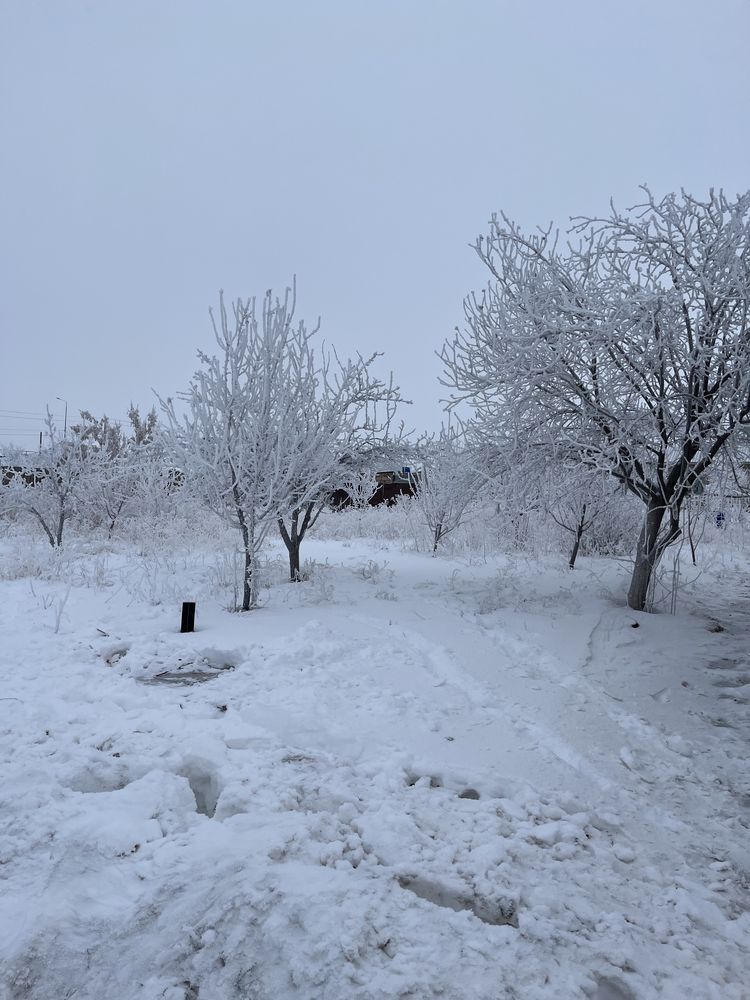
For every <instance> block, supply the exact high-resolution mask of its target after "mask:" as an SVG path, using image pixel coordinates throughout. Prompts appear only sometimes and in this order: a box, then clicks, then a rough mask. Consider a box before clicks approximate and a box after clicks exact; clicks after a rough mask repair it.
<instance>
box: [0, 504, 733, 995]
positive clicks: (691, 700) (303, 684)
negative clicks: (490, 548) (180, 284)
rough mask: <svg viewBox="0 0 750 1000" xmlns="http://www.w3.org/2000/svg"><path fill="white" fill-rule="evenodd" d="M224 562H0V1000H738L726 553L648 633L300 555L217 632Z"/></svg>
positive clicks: (325, 552) (358, 546) (343, 548)
mask: <svg viewBox="0 0 750 1000" xmlns="http://www.w3.org/2000/svg"><path fill="white" fill-rule="evenodd" d="M337 516H338V517H339V518H343V517H348V518H349V520H350V523H351V524H357V523H360V524H361V518H360V520H359V522H358V521H357V514H356V513H354V512H352V513H350V514H346V515H337ZM222 532H223V529H213V528H210V527H206V528H205V529H200V530H198V529H197V530H196V531H195V533H194V534H193V536H192V537H190V538H187V537H186V536H184V535H183V537H182V538H181V539H180V532H179V531H173V532H172V533H171V534H169V533H167V535H165V537H163V538H161V539H160V540H159V542H158V545H154V546H149V545H148V544H146V543H145V542H143V543H142V544H139V543H137V542H133V543H132V544H128V543H125V542H113V543H111V544H110V545H109V546H108V547H105V546H104V545H103V544H100V543H98V542H96V540H95V539H93V538H86V537H83V536H79V537H76V538H74V537H73V536H72V535H71V539H70V540H69V542H68V547H67V549H66V551H65V553H64V554H58V555H57V556H53V555H52V553H50V554H48V555H45V553H44V551H43V549H42V548H40V547H37V548H35V547H34V545H33V544H32V543H31V542H30V541H29V539H28V538H27V537H26V536H24V535H23V533H22V532H21V531H20V529H18V530H17V531H15V533H14V531H10V532H9V534H8V537H7V538H6V539H5V540H4V541H3V542H2V545H3V549H2V552H1V553H0V554H1V556H2V570H0V572H2V575H3V577H4V579H3V580H2V581H0V595H1V600H0V623H1V625H0V627H1V629H2V636H3V641H2V648H1V649H0V669H1V674H0V676H2V681H3V683H2V691H1V692H0V759H2V763H3V781H2V786H0V799H1V801H0V809H1V810H2V811H1V813H0V816H1V817H2V818H1V819H0V882H1V883H2V892H1V893H0V969H1V970H2V971H0V996H3V997H6V996H7V997H8V998H9V1000H16V998H22V997H23V998H26V997H31V998H39V1000H43V998H44V1000H46V998H51V997H75V998H77V1000H80V998H92V1000H93V998H97V1000H106V998H109V997H113V998H114V997H117V998H118V1000H156V998H164V1000H198V998H200V1000H231V998H251V997H252V998H269V1000H270V998H274V1000H283V998H287V997H289V998H292V997H298V998H305V1000H312V998H321V1000H355V998H357V1000H385V998H395V997H418V998H432V997H441V998H457V1000H458V998H476V1000H495V998H501V997H519V998H523V1000H535V998H576V997H581V998H584V997H588V998H598V1000H622V998H629V1000H636V998H638V1000H640V998H649V997H664V998H674V1000H678V998H679V1000H683V998H685V997H688V996H689V997H694V998H702V997H706V998H717V1000H718V998H721V1000H726V998H729V1000H732V998H736V1000H739V998H742V997H748V996H750V994H749V993H748V985H747V983H748V981H749V980H750V975H749V974H748V970H750V915H749V914H748V884H749V882H750V850H749V848H748V824H750V778H749V777H748V774H747V770H746V765H745V761H746V756H747V748H748V725H747V723H748V714H749V713H748V699H749V698H750V652H749V649H750V647H749V645H748V636H749V635H750V589H749V588H748V584H747V579H748V576H747V570H748V566H747V560H746V559H745V558H744V556H743V554H742V550H741V549H739V548H738V547H736V546H733V545H731V544H729V542H728V541H725V540H724V536H723V535H722V534H721V533H720V532H718V531H714V532H713V535H712V536H711V538H710V539H709V541H708V542H707V543H706V553H707V554H710V558H709V557H708V555H707V557H706V566H705V569H704V572H703V575H702V576H701V577H700V579H699V580H698V581H697V582H696V583H695V584H693V585H692V586H691V587H690V588H689V589H687V590H686V592H685V594H684V595H683V597H682V598H681V602H680V606H679V608H678V613H677V615H675V616H670V615H645V614H636V613H634V612H632V611H629V610H628V609H626V608H625V607H624V606H623V604H622V601H621V598H620V595H621V594H622V593H623V592H624V589H625V586H626V582H627V566H626V565H623V564H621V563H618V562H616V561H614V560H606V559H594V558H590V557H589V558H586V557H581V559H580V563H579V567H578V568H577V569H576V570H575V571H574V572H572V573H571V572H570V571H568V570H567V568H566V567H565V558H564V557H563V556H552V555H550V556H539V557H536V558H534V559H531V558H526V557H523V556H520V555H492V556H488V555H484V556H482V557H481V558H480V557H478V556H476V557H469V556H467V555H466V554H464V555H462V556H461V555H456V554H454V555H450V554H446V555H442V556H440V557H438V558H430V557H429V556H427V555H425V554H422V553H419V552H415V551H413V550H410V548H409V546H408V545H407V544H406V543H405V542H404V541H403V540H402V539H400V538H391V539H388V538H384V537H377V538H375V537H371V538H343V537H328V538H325V537H323V538H319V539H316V540H313V541H310V542H309V544H308V543H307V542H306V549H307V551H306V552H304V553H303V555H306V556H307V557H308V558H310V559H313V560H314V561H315V565H314V567H313V572H312V578H311V579H310V580H308V581H307V582H304V583H300V584H296V585H291V584H287V583H284V582H283V572H284V566H285V552H284V551H283V549H282V548H277V549H276V551H275V552H274V551H273V549H272V550H271V552H270V555H271V561H270V562H269V564H268V565H267V567H266V570H265V572H266V576H267V580H268V582H269V587H268V589H267V590H266V592H265V603H264V606H263V607H262V608H261V609H260V610H258V611H254V612H251V613H249V614H244V615H243V614H230V613H229V612H228V611H227V610H226V605H227V603H228V600H227V594H226V592H225V591H224V589H223V588H222V586H219V585H218V584H217V580H219V578H220V577H221V572H222V566H223V567H226V556H225V555H222V554H221V553H222V551H223V550H222V546H224V545H225V543H226V539H225V537H224V535H223V534H222ZM323 533H324V534H325V531H324V532H323ZM331 533H332V534H333V532H331ZM412 548H413V547H412ZM182 597H185V599H193V598H194V599H196V600H197V601H198V614H197V626H198V629H197V631H196V632H195V633H194V634H191V635H180V634H179V633H178V626H179V601H180V600H181V599H182ZM636 626H637V627H636ZM719 627H720V629H721V630H719Z"/></svg>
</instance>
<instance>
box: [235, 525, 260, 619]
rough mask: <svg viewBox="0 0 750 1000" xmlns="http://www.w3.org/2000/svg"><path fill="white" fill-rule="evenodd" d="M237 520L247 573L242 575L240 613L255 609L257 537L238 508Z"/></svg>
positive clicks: (252, 527) (252, 526)
mask: <svg viewBox="0 0 750 1000" xmlns="http://www.w3.org/2000/svg"><path fill="white" fill-rule="evenodd" d="M237 520H238V521H239V525H240V531H241V532H242V545H243V548H244V550H245V571H244V573H243V575H242V607H241V608H240V611H250V610H251V608H254V607H255V597H256V591H257V586H256V580H255V537H254V527H255V526H254V523H253V522H251V523H250V524H248V521H247V518H246V517H245V512H244V511H243V510H242V508H241V507H240V506H239V505H238V506H237Z"/></svg>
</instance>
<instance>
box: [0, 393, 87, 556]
mask: <svg viewBox="0 0 750 1000" xmlns="http://www.w3.org/2000/svg"><path fill="white" fill-rule="evenodd" d="M46 425H47V431H46V442H47V443H46V447H45V448H44V449H43V450H42V451H41V452H40V453H39V454H38V455H33V456H32V455H29V454H27V453H25V452H21V451H10V452H9V454H8V456H7V463H8V464H7V466H6V467H5V468H4V470H3V485H2V494H1V496H0V503H1V505H2V509H3V510H4V511H6V512H20V513H26V514H30V515H31V516H32V517H33V518H34V520H35V521H36V522H37V524H39V526H40V527H41V529H42V531H43V532H44V534H45V537H46V538H47V541H48V542H49V543H50V545H51V546H52V547H53V548H59V547H60V546H61V545H62V543H63V535H64V531H65V525H66V524H67V522H68V520H69V519H70V517H71V515H72V514H73V512H74V511H75V509H76V504H77V487H78V484H79V481H80V479H81V476H82V475H83V472H84V448H83V443H82V441H81V438H80V436H79V435H78V434H76V433H75V432H70V433H68V435H67V436H61V435H60V434H59V432H58V430H57V427H56V425H55V422H54V420H53V419H52V415H51V414H50V412H49V410H47V418H46Z"/></svg>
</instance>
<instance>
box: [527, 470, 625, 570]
mask: <svg viewBox="0 0 750 1000" xmlns="http://www.w3.org/2000/svg"><path fill="white" fill-rule="evenodd" d="M528 471H531V470H528ZM543 479H544V490H543V493H542V496H543V500H544V507H545V510H546V512H547V513H548V514H549V516H550V517H551V518H552V520H553V521H554V522H555V524H556V525H558V527H560V528H562V529H563V530H564V531H567V532H568V533H569V534H571V535H572V536H573V547H572V548H571V550H570V557H569V559H568V566H569V567H570V568H571V569H575V565H576V559H577V558H578V553H579V550H580V548H581V542H582V541H583V536H584V534H585V533H586V532H587V531H589V530H590V529H591V528H592V527H593V525H594V524H595V523H596V521H597V519H598V518H599V517H601V515H602V514H603V513H604V512H605V510H606V509H607V507H608V506H609V505H610V504H611V502H612V499H613V496H614V489H613V485H614V484H613V483H612V481H611V479H610V477H609V476H608V475H607V474H606V473H601V472H600V471H599V470H598V469H591V468H589V467H587V466H585V465H583V464H580V463H577V464H574V465H570V464H568V463H565V462H559V463H552V464H551V465H549V464H548V465H547V468H546V475H544V474H543Z"/></svg>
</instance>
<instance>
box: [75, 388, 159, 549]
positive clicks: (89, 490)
mask: <svg viewBox="0 0 750 1000" xmlns="http://www.w3.org/2000/svg"><path fill="white" fill-rule="evenodd" d="M128 420H129V424H130V427H129V428H127V426H126V428H125V430H123V427H122V426H121V424H119V423H118V422H117V421H112V420H110V418H109V417H107V416H106V415H105V416H102V417H99V418H97V417H94V416H93V415H92V414H91V413H90V412H89V411H88V410H82V411H81V415H80V421H79V422H77V423H75V424H73V425H72V427H71V432H72V434H73V435H74V436H75V438H76V439H77V440H79V441H80V449H81V459H82V468H81V474H80V476H79V478H78V481H77V483H76V487H75V493H76V498H77V501H78V508H79V510H80V512H81V513H82V515H84V516H88V518H89V519H90V521H91V522H92V523H94V524H104V525H105V526H106V528H107V533H108V534H109V535H110V536H111V535H112V533H113V531H114V529H115V525H116V524H117V522H118V521H119V520H121V519H122V518H123V517H125V516H126V515H128V514H130V513H131V512H133V511H135V510H137V509H138V507H139V504H140V503H141V501H142V499H143V492H144V486H145V484H146V479H147V477H148V473H149V472H150V466H151V461H152V459H153V454H152V453H153V452H154V449H155V444H154V434H155V430H156V422H157V417H156V411H155V410H154V409H152V410H151V411H150V412H149V413H148V414H147V416H146V417H145V418H143V419H142V418H141V416H140V412H139V410H138V408H137V407H135V406H132V405H131V407H130V409H129V411H128ZM128 430H129V432H130V433H128Z"/></svg>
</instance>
